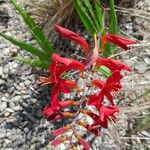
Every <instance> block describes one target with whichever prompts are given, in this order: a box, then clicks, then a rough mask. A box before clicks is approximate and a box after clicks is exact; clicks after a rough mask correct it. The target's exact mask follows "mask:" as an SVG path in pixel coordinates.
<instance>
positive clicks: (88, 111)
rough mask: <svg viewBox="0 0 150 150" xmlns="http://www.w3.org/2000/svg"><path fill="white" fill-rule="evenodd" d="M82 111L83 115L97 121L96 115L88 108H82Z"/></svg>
mask: <svg viewBox="0 0 150 150" xmlns="http://www.w3.org/2000/svg"><path fill="white" fill-rule="evenodd" d="M82 113H83V114H85V115H88V116H89V117H91V118H92V119H93V120H94V121H97V119H98V118H99V116H98V115H96V114H94V113H92V112H91V111H90V110H86V111H85V110H82Z"/></svg>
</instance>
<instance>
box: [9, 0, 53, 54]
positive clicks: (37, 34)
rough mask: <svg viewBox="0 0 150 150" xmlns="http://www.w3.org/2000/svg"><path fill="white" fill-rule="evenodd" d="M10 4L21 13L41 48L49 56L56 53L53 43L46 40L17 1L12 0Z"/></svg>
mask: <svg viewBox="0 0 150 150" xmlns="http://www.w3.org/2000/svg"><path fill="white" fill-rule="evenodd" d="M10 2H11V3H12V4H13V5H14V7H15V8H16V10H18V11H19V14H20V15H21V16H22V18H23V19H24V21H25V23H26V24H27V25H28V27H29V28H30V32H31V33H32V36H33V37H34V38H35V39H36V40H37V42H38V43H39V45H40V46H41V48H42V49H43V50H44V51H45V52H46V53H47V54H49V55H51V54H52V53H53V52H54V49H53V47H52V45H51V43H50V42H49V41H48V40H47V39H46V37H45V36H44V34H43V32H42V30H41V29H40V28H39V26H38V25H37V24H36V23H35V22H34V20H33V19H32V18H31V17H30V16H29V15H28V14H27V13H26V12H25V11H24V10H23V9H22V8H21V7H20V6H19V5H18V4H17V2H16V0H10Z"/></svg>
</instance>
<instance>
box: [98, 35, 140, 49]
mask: <svg viewBox="0 0 150 150" xmlns="http://www.w3.org/2000/svg"><path fill="white" fill-rule="evenodd" d="M101 41H102V45H101V48H102V49H103V48H104V45H105V44H106V43H107V42H111V43H113V44H115V45H117V46H120V47H121V48H123V49H125V50H127V49H129V47H128V45H131V44H136V43H137V42H136V41H133V40H128V39H126V38H123V37H121V36H118V35H114V34H105V35H104V36H102V38H101Z"/></svg>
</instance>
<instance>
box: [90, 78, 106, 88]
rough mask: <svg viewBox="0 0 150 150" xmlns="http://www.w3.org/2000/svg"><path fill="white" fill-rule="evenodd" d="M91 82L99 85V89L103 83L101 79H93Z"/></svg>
mask: <svg viewBox="0 0 150 150" xmlns="http://www.w3.org/2000/svg"><path fill="white" fill-rule="evenodd" d="M92 84H93V85H95V86H97V87H99V88H100V89H102V88H103V87H104V85H105V82H103V81H101V80H93V81H92Z"/></svg>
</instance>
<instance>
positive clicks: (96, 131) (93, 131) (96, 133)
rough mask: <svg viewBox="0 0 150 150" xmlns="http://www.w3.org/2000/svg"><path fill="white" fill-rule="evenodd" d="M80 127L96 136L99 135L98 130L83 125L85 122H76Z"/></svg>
mask: <svg viewBox="0 0 150 150" xmlns="http://www.w3.org/2000/svg"><path fill="white" fill-rule="evenodd" d="M78 123H79V124H80V125H81V126H83V127H84V128H86V129H87V130H88V131H89V132H91V133H93V134H95V135H96V136H99V135H100V132H99V130H98V129H96V128H94V127H92V126H91V125H89V124H87V123H85V122H81V121H79V122H78Z"/></svg>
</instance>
